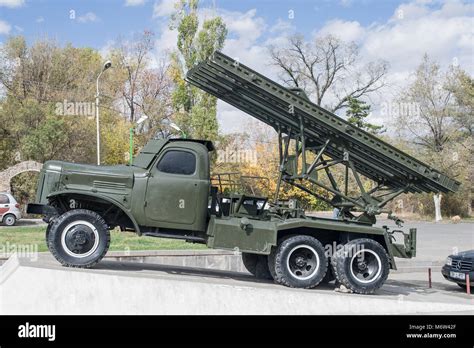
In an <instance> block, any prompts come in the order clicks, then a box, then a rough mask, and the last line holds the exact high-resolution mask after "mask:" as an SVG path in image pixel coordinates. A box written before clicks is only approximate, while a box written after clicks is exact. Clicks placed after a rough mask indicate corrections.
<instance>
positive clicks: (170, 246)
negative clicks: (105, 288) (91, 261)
mask: <svg viewBox="0 0 474 348" xmlns="http://www.w3.org/2000/svg"><path fill="white" fill-rule="evenodd" d="M45 231H46V227H9V228H0V246H2V245H7V244H8V245H10V246H12V245H37V246H38V251H39V252H42V251H48V248H47V247H46V242H45ZM206 248H207V247H206V246H205V245H203V244H193V243H186V242H183V241H180V240H176V239H164V238H154V237H139V236H137V235H136V234H135V233H131V232H120V231H118V230H113V231H111V244H110V249H109V250H111V251H127V250H186V249H188V250H189V249H206Z"/></svg>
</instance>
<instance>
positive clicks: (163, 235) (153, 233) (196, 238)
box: [142, 232, 206, 244]
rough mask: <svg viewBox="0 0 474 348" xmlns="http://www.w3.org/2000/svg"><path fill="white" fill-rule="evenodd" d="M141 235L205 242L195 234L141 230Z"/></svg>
mask: <svg viewBox="0 0 474 348" xmlns="http://www.w3.org/2000/svg"><path fill="white" fill-rule="evenodd" d="M142 235H144V236H148V237H157V238H170V239H183V240H185V241H191V242H199V243H204V244H205V243H206V240H205V239H204V238H201V237H196V236H181V235H177V234H171V233H161V232H143V233H142Z"/></svg>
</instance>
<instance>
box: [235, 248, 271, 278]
mask: <svg viewBox="0 0 474 348" xmlns="http://www.w3.org/2000/svg"><path fill="white" fill-rule="evenodd" d="M242 263H243V264H244V266H245V268H246V269H247V271H249V272H250V273H251V274H253V275H254V276H255V277H256V278H257V279H273V277H272V275H271V273H270V270H269V269H268V261H267V256H265V255H257V254H250V253H242Z"/></svg>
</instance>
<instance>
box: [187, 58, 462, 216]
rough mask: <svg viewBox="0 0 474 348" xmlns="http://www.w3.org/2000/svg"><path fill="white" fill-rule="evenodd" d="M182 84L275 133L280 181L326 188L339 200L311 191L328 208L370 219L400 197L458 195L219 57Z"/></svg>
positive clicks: (448, 182)
mask: <svg viewBox="0 0 474 348" xmlns="http://www.w3.org/2000/svg"><path fill="white" fill-rule="evenodd" d="M186 80H187V81H188V82H189V83H191V84H193V85H195V86H197V87H199V88H200V89H202V90H204V91H206V92H208V93H210V94H212V95H214V96H216V97H217V98H219V99H221V100H223V101H225V102H227V103H229V104H231V105H233V106H235V107H236V108H238V109H240V110H242V111H244V112H245V113H247V114H249V115H251V116H253V117H255V118H256V119H258V120H260V121H262V122H265V123H266V124H268V125H270V126H271V127H273V128H274V129H275V130H276V131H277V132H278V135H279V149H280V160H281V166H280V181H281V180H283V181H285V182H288V183H290V184H293V185H295V186H297V187H300V188H301V189H303V190H306V191H308V192H309V191H311V190H310V189H308V187H305V186H304V185H302V184H301V182H302V181H303V180H308V181H309V182H310V183H312V184H316V185H318V186H320V187H323V188H324V189H326V190H327V191H329V192H331V193H333V194H334V196H335V197H339V199H332V200H329V199H328V198H327V197H321V196H320V195H318V194H316V193H315V192H314V190H313V191H311V192H309V193H312V194H314V195H315V196H317V197H319V198H321V199H324V200H325V201H327V202H328V203H330V204H332V205H333V206H336V207H349V208H353V207H356V208H360V209H362V210H363V211H365V212H367V213H369V215H373V214H377V213H380V212H381V211H382V210H381V207H383V206H384V205H385V204H386V203H387V202H388V201H390V200H391V199H393V198H395V197H396V196H398V195H399V194H401V193H405V192H427V193H429V192H434V193H438V192H455V191H456V190H457V189H458V187H459V185H460V183H459V182H458V181H456V180H453V179H451V178H449V177H448V176H446V175H444V174H442V173H441V172H439V171H437V170H436V169H434V168H432V167H430V166H429V165H427V164H425V163H423V162H421V161H419V160H417V159H416V158H414V157H412V156H410V155H408V154H406V153H404V152H403V151H400V150H398V149H397V148H395V147H393V146H392V145H390V144H388V143H386V142H384V141H382V140H380V139H379V138H377V137H375V136H374V135H372V134H370V133H368V132H365V131H363V130H361V129H360V128H358V127H356V126H354V125H351V124H350V123H348V122H347V121H345V120H343V119H342V118H340V117H338V116H337V115H335V114H333V113H331V112H329V111H328V110H325V109H324V108H322V107H320V106H318V105H316V104H314V103H312V102H310V101H309V99H307V97H306V96H305V95H304V93H302V92H301V91H295V90H291V89H288V88H285V87H283V86H282V85H280V84H278V83H276V82H274V81H272V80H270V79H269V78H267V77H265V76H263V75H261V74H259V73H258V72H256V71H254V70H252V69H250V68H249V67H247V66H245V65H243V64H242V63H240V62H238V61H235V60H233V59H232V58H230V57H228V56H226V55H224V54H223V53H221V52H214V54H213V55H212V56H211V57H210V59H208V60H206V61H203V62H201V63H199V64H198V65H196V66H195V67H194V68H192V69H190V70H189V71H188V73H187V76H186ZM290 139H294V140H296V143H297V144H298V145H297V146H296V149H295V154H296V156H294V155H293V156H291V155H289V152H288V148H289V146H290V141H289V140H290ZM307 151H310V152H312V153H313V154H314V155H315V157H316V158H315V159H314V161H313V162H312V163H306V152H307ZM323 155H324V156H323ZM328 158H330V159H328ZM295 161H296V164H295ZM298 163H299V164H300V166H298ZM336 164H343V165H345V166H346V184H345V186H346V188H345V190H344V189H339V188H338V186H337V183H336V182H335V180H334V178H333V177H332V175H331V173H330V171H329V168H330V167H331V166H332V165H336ZM300 167H301V172H300V173H298V171H299V168H300ZM291 168H292V169H291ZM322 171H325V172H326V174H327V176H328V178H329V181H330V183H331V186H329V185H325V184H324V183H322V182H321V181H319V180H318V179H317V173H318V172H322ZM349 171H350V172H351V173H352V175H353V176H354V178H355V180H356V182H357V184H358V185H359V188H360V189H361V195H360V197H357V198H354V197H349V195H348V192H347V181H348V175H349ZM359 174H362V175H364V176H365V177H367V178H369V179H371V180H373V181H374V182H375V183H376V187H375V188H373V189H372V190H370V191H368V192H366V191H365V190H364V188H363V187H362V185H361V184H362V183H361V181H360V178H359ZM387 190H388V192H387ZM277 191H278V190H277ZM381 191H385V193H383V194H381V195H379V196H377V194H376V192H381ZM277 195H278V193H277Z"/></svg>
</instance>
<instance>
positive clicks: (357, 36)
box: [316, 19, 366, 42]
mask: <svg viewBox="0 0 474 348" xmlns="http://www.w3.org/2000/svg"><path fill="white" fill-rule="evenodd" d="M329 34H331V35H335V36H337V37H339V38H340V39H342V40H344V41H349V42H350V41H355V42H358V41H360V40H362V39H363V38H364V36H365V34H366V28H364V27H362V26H361V25H360V23H359V22H357V21H343V20H340V19H334V20H331V21H329V22H327V23H326V24H325V26H324V27H323V28H322V29H320V30H319V31H318V32H316V35H317V36H326V35H329Z"/></svg>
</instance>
